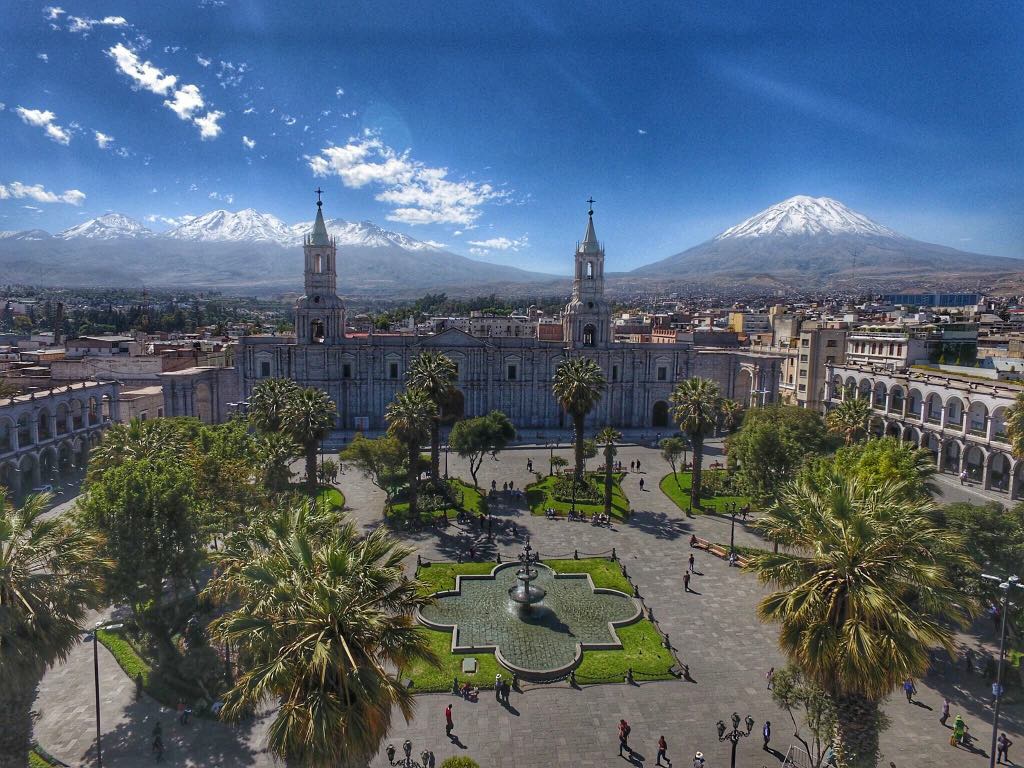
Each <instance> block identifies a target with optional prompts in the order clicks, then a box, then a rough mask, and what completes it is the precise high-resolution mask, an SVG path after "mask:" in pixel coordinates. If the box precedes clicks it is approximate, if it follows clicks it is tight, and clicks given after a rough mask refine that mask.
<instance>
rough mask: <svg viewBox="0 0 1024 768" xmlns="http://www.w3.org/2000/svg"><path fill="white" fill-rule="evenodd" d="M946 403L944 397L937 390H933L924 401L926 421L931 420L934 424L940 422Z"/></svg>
mask: <svg viewBox="0 0 1024 768" xmlns="http://www.w3.org/2000/svg"><path fill="white" fill-rule="evenodd" d="M943 408H944V404H943V402H942V397H941V396H940V395H939V394H938V393H937V392H932V393H931V394H929V395H928V397H927V398H925V401H924V418H925V421H930V422H932V423H933V424H938V423H939V420H940V419H942V409H943Z"/></svg>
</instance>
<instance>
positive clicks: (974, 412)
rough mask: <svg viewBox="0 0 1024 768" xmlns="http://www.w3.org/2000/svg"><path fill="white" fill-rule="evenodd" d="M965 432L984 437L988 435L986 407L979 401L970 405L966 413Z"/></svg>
mask: <svg viewBox="0 0 1024 768" xmlns="http://www.w3.org/2000/svg"><path fill="white" fill-rule="evenodd" d="M966 419H967V431H968V432H970V433H972V434H975V435H980V436H982V437H985V436H986V435H987V433H988V406H986V405H985V404H984V403H983V402H981V401H980V400H975V401H974V402H973V403H971V404H970V405H969V406H968V408H967V412H966Z"/></svg>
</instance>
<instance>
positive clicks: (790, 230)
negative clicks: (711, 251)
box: [715, 195, 903, 240]
mask: <svg viewBox="0 0 1024 768" xmlns="http://www.w3.org/2000/svg"><path fill="white" fill-rule="evenodd" d="M825 234H828V235H864V236H868V237H871V236H877V237H903V235H901V234H899V233H898V232H895V231H893V230H891V229H889V228H888V227H883V226H882V225H881V224H877V223H875V222H874V221H872V220H871V219H869V218H868V217H867V216H865V215H863V214H861V213H857V212H856V211H851V210H850V209H849V208H847V207H846V206H845V205H843V204H842V203H840V202H839V201H838V200H833V199H832V198H830V197H808V196H807V195H797V196H795V197H791V198H789V199H788V200H783V201H782V202H781V203H777V204H776V205H773V206H771V207H770V208H765V209H764V210H763V211H761V212H760V213H758V214H756V215H754V216H751V217H750V218H749V219H747V220H746V221H743V222H740V223H739V224H737V225H736V226H734V227H730V228H729V229H727V230H725V232H723V233H722V234H720V235H718V236H717V237H716V238H715V240H728V239H729V238H738V237H764V236H766V235H785V236H787V237H794V236H806V235H825Z"/></svg>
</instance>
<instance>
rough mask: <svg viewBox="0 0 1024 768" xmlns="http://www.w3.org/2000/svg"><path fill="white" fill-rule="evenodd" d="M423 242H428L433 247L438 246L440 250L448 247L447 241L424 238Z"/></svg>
mask: <svg viewBox="0 0 1024 768" xmlns="http://www.w3.org/2000/svg"><path fill="white" fill-rule="evenodd" d="M422 242H423V243H426V244H427V245H429V246H430V247H431V248H437V249H438V250H440V249H442V248H447V247H448V244H447V243H439V242H438V241H437V240H423V241H422Z"/></svg>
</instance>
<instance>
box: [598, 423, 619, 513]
mask: <svg viewBox="0 0 1024 768" xmlns="http://www.w3.org/2000/svg"><path fill="white" fill-rule="evenodd" d="M621 439H622V433H621V432H619V431H618V430H617V429H613V428H612V427H605V428H604V429H602V430H601V431H600V432H598V433H597V444H598V445H603V446H604V513H605V514H606V515H608V516H609V517H611V514H612V459H614V458H615V454H616V450H615V443H616V441H618V440H621Z"/></svg>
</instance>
